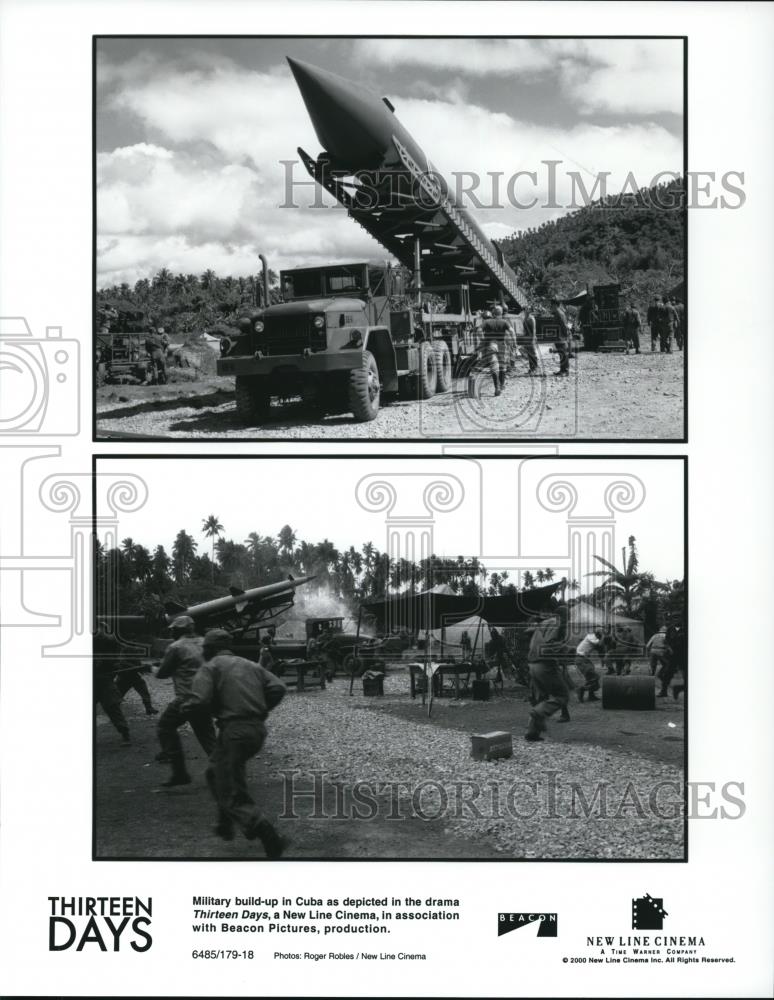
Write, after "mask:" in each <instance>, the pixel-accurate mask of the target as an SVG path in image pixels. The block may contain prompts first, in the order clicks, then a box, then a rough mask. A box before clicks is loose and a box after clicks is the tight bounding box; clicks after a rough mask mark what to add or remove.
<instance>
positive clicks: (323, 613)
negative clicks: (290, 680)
mask: <svg viewBox="0 0 774 1000" xmlns="http://www.w3.org/2000/svg"><path fill="white" fill-rule="evenodd" d="M307 618H343V619H344V622H343V627H344V631H345V632H356V631H357V618H358V608H356V607H353V606H352V605H350V604H348V603H347V602H346V601H343V600H342V599H341V598H340V597H338V596H337V595H336V594H334V593H333V591H332V590H331V589H330V587H329V586H328V585H327V584H323V585H322V586H321V587H319V588H317V589H315V590H312V589H311V588H303V587H299V589H298V590H297V591H296V600H295V604H294V605H293V610H292V611H290V612H289V613H288V616H287V618H285V620H284V621H283V622H282V624H281V625H278V626H277V635H279V636H281V637H282V638H293V639H301V638H304V637H305V636H306V630H305V622H306V619H307ZM360 634H361V635H369V636H370V635H373V628H369V627H368V625H367V624H366V622H365V621H364V622H363V623H362V624H361V626H360Z"/></svg>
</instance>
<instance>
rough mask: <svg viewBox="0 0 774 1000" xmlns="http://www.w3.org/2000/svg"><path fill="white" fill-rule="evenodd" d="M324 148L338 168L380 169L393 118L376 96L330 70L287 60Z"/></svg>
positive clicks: (387, 144)
mask: <svg viewBox="0 0 774 1000" xmlns="http://www.w3.org/2000/svg"><path fill="white" fill-rule="evenodd" d="M287 60H288V65H289V66H290V69H291V72H292V73H293V76H294V77H295V80H296V83H297V84H298V89H299V90H300V91H301V97H302V98H303V100H304V104H305V105H306V109H307V111H308V112H309V117H310V118H311V120H312V125H313V126H314V130H315V132H316V133H317V138H318V139H319V140H320V145H321V146H322V147H323V148H324V149H325V150H326V152H327V153H329V155H330V156H331V157H332V159H333V160H334V161H335V162H336V164H337V165H340V166H344V167H350V168H352V169H353V170H359V169H362V168H367V167H370V166H377V165H378V164H379V163H381V161H382V159H383V158H384V153H385V151H386V150H387V149H388V147H389V144H390V139H391V136H392V131H393V129H392V118H391V115H390V113H389V112H388V111H387V109H386V107H385V106H384V104H383V103H382V101H381V100H380V99H379V97H377V96H376V94H371V93H369V92H368V91H366V90H363V89H362V88H361V89H357V85H356V84H354V83H352V82H350V81H349V80H345V79H344V78H343V77H340V76H337V75H336V74H335V73H330V72H329V71H328V70H324V69H320V68H319V67H318V66H311V65H309V63H303V62H299V60H298V59H291V58H290V57H289V56H288V57H287Z"/></svg>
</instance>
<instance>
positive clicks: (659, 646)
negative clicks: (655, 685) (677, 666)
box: [645, 625, 667, 677]
mask: <svg viewBox="0 0 774 1000" xmlns="http://www.w3.org/2000/svg"><path fill="white" fill-rule="evenodd" d="M645 653H646V654H647V656H648V658H649V661H650V673H651V676H652V677H657V676H658V673H659V670H661V669H663V667H664V666H665V665H666V662H667V641H666V625H662V626H661V628H660V629H659V630H658V632H654V633H653V635H652V636H651V637H650V639H648V641H647V643H646V645H645Z"/></svg>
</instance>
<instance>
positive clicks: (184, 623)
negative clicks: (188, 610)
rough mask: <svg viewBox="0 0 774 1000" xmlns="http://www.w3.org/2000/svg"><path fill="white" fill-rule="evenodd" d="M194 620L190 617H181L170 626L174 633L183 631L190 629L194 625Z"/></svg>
mask: <svg viewBox="0 0 774 1000" xmlns="http://www.w3.org/2000/svg"><path fill="white" fill-rule="evenodd" d="M193 623H194V620H193V618H191V617H190V615H181V616H180V617H179V618H175V620H174V621H173V622H172V624H171V625H170V626H169V627H170V628H171V629H172V631H173V632H178V631H182V630H183V629H184V628H188V627H189V626H191V625H193Z"/></svg>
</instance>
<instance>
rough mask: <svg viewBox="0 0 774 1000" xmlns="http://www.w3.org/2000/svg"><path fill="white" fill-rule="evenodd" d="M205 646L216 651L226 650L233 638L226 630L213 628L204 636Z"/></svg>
mask: <svg viewBox="0 0 774 1000" xmlns="http://www.w3.org/2000/svg"><path fill="white" fill-rule="evenodd" d="M204 645H205V646H210V647H212V648H214V649H226V648H227V647H228V646H230V645H231V636H230V635H229V633H228V632H227V631H226V630H225V629H224V628H211V629H210V631H209V632H206V633H205V635H204Z"/></svg>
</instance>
